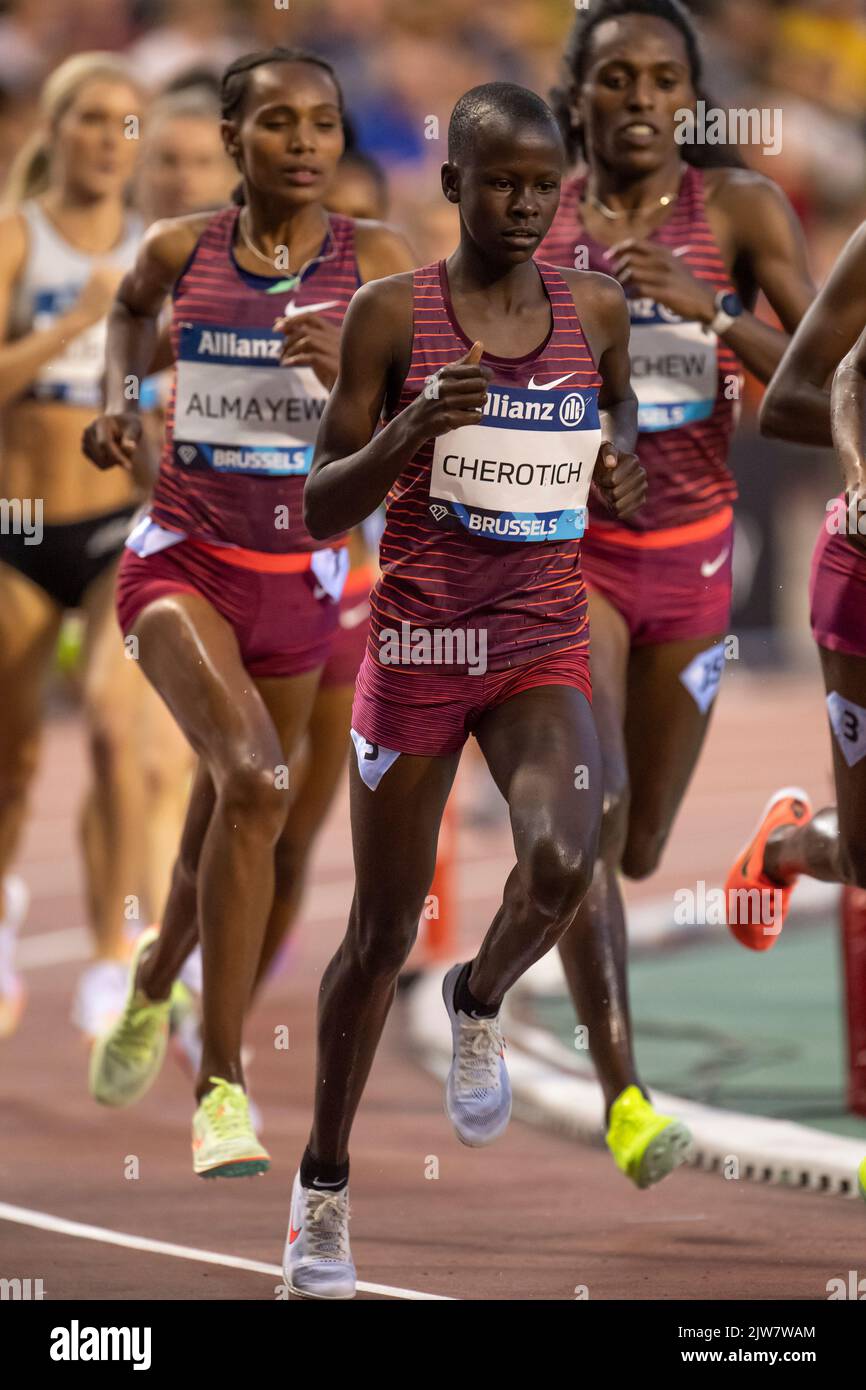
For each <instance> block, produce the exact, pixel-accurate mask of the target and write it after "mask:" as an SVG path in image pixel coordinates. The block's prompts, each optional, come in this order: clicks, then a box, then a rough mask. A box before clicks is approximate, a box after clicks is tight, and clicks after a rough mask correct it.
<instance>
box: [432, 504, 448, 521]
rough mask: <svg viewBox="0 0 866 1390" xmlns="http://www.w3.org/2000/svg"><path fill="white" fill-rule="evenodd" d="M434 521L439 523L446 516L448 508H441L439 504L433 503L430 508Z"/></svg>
mask: <svg viewBox="0 0 866 1390" xmlns="http://www.w3.org/2000/svg"><path fill="white" fill-rule="evenodd" d="M430 510H431V512H432V513H433V520H434V521H441V520H442V518H443V516H447V515H448V508H447V507H443V506H442V503H441V502H433V503H432V504H431V506H430Z"/></svg>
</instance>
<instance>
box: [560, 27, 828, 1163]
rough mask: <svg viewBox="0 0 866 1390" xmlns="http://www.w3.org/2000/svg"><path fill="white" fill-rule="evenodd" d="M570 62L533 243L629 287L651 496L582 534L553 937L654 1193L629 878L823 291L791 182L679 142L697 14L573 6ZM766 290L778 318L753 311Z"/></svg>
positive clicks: (714, 664)
mask: <svg viewBox="0 0 866 1390" xmlns="http://www.w3.org/2000/svg"><path fill="white" fill-rule="evenodd" d="M565 63H566V81H565V85H564V88H563V90H562V92H561V93H559V95H558V103H559V111H560V119H561V123H562V126H563V129H564V131H565V133H566V137H567V139H568V140H569V141H570V145H571V149H572V152H573V154H574V155H575V156H577V155H580V156H581V157H582V159H583V161H584V167H583V168H582V170H581V172H579V173H578V174H576V175H575V176H574V177H573V178H572V179H570V180H569V182H568V183H567V184H566V185H565V188H564V190H563V195H562V201H561V203H560V209H559V213H558V216H557V218H556V220H555V222H554V225H553V228H552V231H551V233H550V235H549V236H548V237H547V239H546V240H545V243H544V245H543V247H542V248H541V253H540V254H541V255H542V256H543V257H544V258H545V259H546V260H549V261H552V262H554V263H555V264H557V265H572V264H574V265H588V266H589V267H591V268H592V269H595V270H603V271H606V272H607V273H608V274H610V275H613V276H615V277H616V278H617V279H618V280H619V281H620V282H621V284H622V285H623V286H624V288H625V290H626V293H627V295H628V299H629V307H630V310H631V320H632V332H631V347H630V351H631V358H632V383H633V385H634V388H635V391H636V393H637V396H638V400H639V403H640V413H639V420H640V430H641V433H640V439H639V443H638V456H639V458H640V460H641V463H642V464H643V466H644V467H645V468H646V470H647V475H648V497H647V503H646V506H645V507H643V508H642V509H641V511H640V512H639V513H638V515H637V516H636V517H634V518H633V519H631V520H629V522H628V523H627V524H625V525H623V524H622V523H621V522H617V521H615V520H614V521H612V520H611V518H610V517H609V516H605V515H604V513H603V512H602V511H601V510H600V509H599V508H598V507H597V506H593V504H592V503H591V504H590V525H589V529H588V531H587V535H586V537H585V539H584V542H583V547H582V549H583V566H584V574H585V576H586V582H587V587H588V589H589V611H590V624H591V630H592V675H593V693H594V703H593V709H594V713H595V717H596V721H597V723H598V728H599V734H600V737H601V742H602V748H603V753H604V776H605V817H604V824H603V828H602V836H601V852H600V855H599V860H598V863H597V865H596V870H595V875H594V879H593V883H592V887H591V889H590V891H589V893H588V894H587V896H586V898H585V899H584V901H583V903H582V905H581V907H580V910H579V912H578V915H577V917H576V919H575V922H574V924H573V926H572V927H571V929H570V930H569V931H568V932H567V933H566V935H565V936H564V937H563V938H562V940H561V941H560V943H559V949H560V955H561V957H562V961H563V965H564V967H565V973H566V977H567V979H568V985H569V989H570V992H571V996H572V999H573V1001H574V1004H575V1008H576V1010H577V1013H578V1015H579V1017H580V1019H581V1021H582V1022H583V1023H584V1024H586V1025H587V1026H588V1032H589V1043H590V1047H591V1050H592V1057H593V1061H594V1063H595V1067H596V1070H597V1072H598V1075H599V1079H600V1081H601V1084H602V1089H603V1091H604V1097H605V1105H606V1111H607V1120H608V1125H609V1129H608V1144H609V1146H610V1148H611V1150H612V1152H613V1154H614V1157H615V1159H616V1162H617V1164H618V1166H619V1167H620V1168H621V1169H622V1171H623V1172H625V1173H626V1174H627V1175H628V1177H630V1178H631V1179H632V1180H633V1181H634V1182H635V1183H636V1184H637V1185H638V1186H640V1187H643V1186H646V1185H647V1184H648V1183H651V1182H656V1181H658V1180H659V1179H660V1178H662V1177H664V1176H665V1175H666V1173H667V1172H669V1171H670V1163H669V1161H668V1154H669V1153H673V1152H674V1150H672V1149H671V1148H670V1145H669V1144H668V1134H669V1132H670V1128H671V1126H670V1124H669V1123H667V1122H665V1121H664V1118H663V1117H659V1116H657V1115H655V1113H654V1111H653V1110H652V1107H651V1106H650V1105H648V1103H647V1100H646V1094H647V1093H646V1089H645V1088H644V1087H643V1086H642V1084H641V1081H640V1078H639V1075H638V1071H637V1065H636V1062H635V1058H634V1053H633V1046H632V1028H631V1020H630V1015H629V1003H628V985H627V971H626V961H627V935H626V922H625V912H624V907H623V901H622V894H621V890H620V885H619V874H620V873H624V874H625V875H626V876H627V877H629V878H634V879H643V878H647V877H648V876H649V875H650V874H651V873H652V872H653V871H654V870H655V868H656V866H657V865H658V862H659V859H660V857H661V854H662V851H663V849H664V847H665V844H666V842H667V839H668V835H669V834H670V830H671V827H672V824H673V821H674V818H675V817H676V814H677V811H678V809H679V806H680V803H681V801H682V798H683V796H684V794H685V791H686V788H687V786H688V784H689V781H690V779H691V776H692V773H693V771H694V768H695V764H696V762H697V759H698V756H699V754H700V750H701V747H702V745H703V741H704V738H705V736H706V732H707V728H708V725H709V720H710V717H711V713H712V709H713V704H714V701H715V697H716V694H717V692H718V688H719V683H720V680H721V675H722V670H723V667H724V663H725V646H724V642H723V638H724V636H725V634H726V632H727V630H728V623H729V617H730V601H731V552H732V545H733V514H732V510H731V507H732V503H733V501H734V499H735V497H736V486H735V483H734V479H733V477H732V475H731V473H730V472H729V470H728V466H727V454H728V447H729V442H730V438H731V433H732V431H733V428H734V424H735V420H736V410H737V406H736V401H737V398H738V396H739V380H740V373H741V370H742V367H743V366H745V367H747V368H748V369H749V370H750V371H751V372H753V373H754V374H755V376H757V377H758V378H759V379H760V380H762V381H767V380H769V378H770V376H771V375H772V373H773V371H774V370H775V368H776V366H777V364H778V362H779V360H780V358H781V356H782V352H783V351H784V348H785V346H786V344H787V337H786V334H787V333H790V332H793V330H794V329H795V328H796V326H797V324H798V322H799V320H800V318H801V317H802V315H803V313H804V312H805V310H806V309H807V307H808V305H809V302H810V300H811V297H812V293H813V290H812V284H811V280H810V277H809V272H808V268H807V264H806V254H805V247H804V242H803V237H802V234H801V231H800V228H799V225H798V223H797V221H796V218H795V216H794V214H793V212H792V210H791V208H790V206H789V205H788V202H787V200H786V198H785V197H784V195H783V194H782V193H781V191H780V190H779V189H778V188H777V187H776V186H775V185H774V184H772V183H771V182H770V181H769V180H767V179H765V178H763V177H761V176H760V175H758V174H755V173H751V172H749V171H747V170H746V169H744V168H742V167H697V165H698V164H701V165H704V166H707V165H709V164H711V163H712V159H713V156H714V155H715V154H717V151H716V149H715V147H710V148H709V149H708V148H707V146H706V145H703V144H700V143H692V144H689V143H686V144H681V143H678V141H677V138H676V136H677V130H678V128H679V119H678V113H680V112H682V111H683V110H684V109H692V110H694V109H695V104H696V101H697V99H698V98H699V96H700V95H701V94H702V68H701V55H700V52H699V50H698V45H697V40H696V35H695V30H694V27H693V25H692V22H691V20H690V19H689V17H688V14H687V12H686V10H685V8H684V7H683V6H682V5H680V4H678V3H677V0H600V2H599V3H597V4H594V5H592V7H591V8H590V9H588V10H586V11H585V12H583V13H582V14H580V15H579V16H578V18H577V19H576V21H575V25H574V29H573V32H572V35H571V37H570V40H569V43H568V47H567V51H566V59H565ZM695 134H696V135H697V136H698V137H699V136H700V131H696V132H695ZM722 159H723V162H724V161H725V156H723V157H722ZM726 162H727V164H729V165H730V164H731V162H732V161H731V158H730V156H727V159H726ZM759 290H763V292H764V293H765V295H766V297H767V299H768V300H769V302H770V304H771V306H772V307H773V309H774V310H775V311H776V313H777V314H778V316H779V319H780V321H781V323H782V325H783V331H782V332H778V331H776V330H775V329H773V328H770V327H768V326H767V325H766V324H764V323H761V322H760V321H759V320H758V319H757V318H756V317H755V315H754V314H753V313H752V308H753V307H754V304H755V300H756V298H757V294H758V291H759ZM599 970H601V971H602V973H603V975H604V980H605V987H604V989H603V990H601V991H599V990H598V989H597V987H596V986H595V984H594V983H591V982H594V981H595V980H596V978H597V975H598V971H599Z"/></svg>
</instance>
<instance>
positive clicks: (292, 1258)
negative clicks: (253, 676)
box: [283, 1172, 355, 1298]
mask: <svg viewBox="0 0 866 1390" xmlns="http://www.w3.org/2000/svg"><path fill="white" fill-rule="evenodd" d="M283 1274H284V1276H285V1280H286V1283H287V1284H288V1286H289V1289H290V1290H291V1292H292V1293H297V1294H301V1295H302V1296H303V1297H304V1298H354V1297H355V1266H354V1264H353V1262H352V1252H351V1250H350V1249H349V1189H348V1187H343V1188H341V1189H340V1191H339V1192H329V1191H328V1190H327V1188H322V1189H319V1188H317V1187H302V1186H301V1175H300V1172H298V1173H297V1174H296V1175H295V1181H294V1184H293V1185H292V1206H291V1213H290V1216H289V1229H288V1233H287V1235H286V1248H285V1250H284V1252H283Z"/></svg>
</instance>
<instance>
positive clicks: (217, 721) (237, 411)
mask: <svg viewBox="0 0 866 1390" xmlns="http://www.w3.org/2000/svg"><path fill="white" fill-rule="evenodd" d="M222 111H223V135H224V140H225V144H226V149H227V150H228V152H229V153H230V154H231V156H232V157H233V159H234V160H235V162H236V163H237V165H238V168H239V170H240V173H241V176H242V190H243V204H242V206H237V205H236V206H232V207H229V208H225V209H223V210H221V211H220V212H218V213H216V214H209V215H204V216H195V217H189V218H181V219H178V220H177V221H171V222H164V223H160V224H157V225H156V226H155V227H153V228H152V229H151V230H150V232H149V233H148V236H147V238H146V240H145V243H144V246H143V249H142V252H141V254H140V255H139V257H138V260H137V262H136V265H135V268H134V269H133V271H132V272H131V273H130V274H129V275H128V276H127V277H126V279H125V280H124V282H123V284H122V286H121V289H120V292H119V296H118V301H117V304H116V306H115V309H114V311H113V313H112V317H111V321H110V327H109V344H108V354H107V360H108V396H107V413H106V414H105V415H104V416H102V417H100V418H99V419H98V420H97V421H95V422H94V423H93V424H92V425H91V426H90V427H89V429H88V431H87V435H86V449H87V453H88V455H89V456H90V457H91V458H92V459H93V461H94V462H95V463H97V464H98V465H99V466H100V467H103V468H108V467H112V466H115V465H119V466H121V467H126V466H127V465H128V463H129V459H130V458H131V456H132V455H133V454H134V452H135V448H136V441H137V440H138V438H139V437H140V431H141V421H140V417H139V412H138V409H137V408H136V402H135V401H134V400H132V401H131V400H130V399H129V396H130V394H131V393H130V391H129V383H130V382H133V384H134V383H135V382H136V381H137V380H140V379H141V378H142V377H143V376H144V375H145V373H146V371H147V367H148V365H149V363H150V360H151V354H152V352H153V346H154V342H155V339H156V335H157V320H158V315H159V312H160V309H161V307H162V305H163V303H164V301H165V299H166V297H167V296H168V295H169V294H171V295H172V296H173V314H172V343H173V348H174V356H175V360H176V363H177V366H176V375H175V386H174V391H173V395H172V400H171V403H170V406H169V415H168V427H167V430H166V440H165V447H164V450H163V453H162V457H161V460H160V471H159V477H158V480H157V483H156V488H155V492H154V498H153V505H152V508H151V513H150V516H149V517H148V518H146V519H145V521H144V522H143V523H142V525H141V526H140V527H138V528H137V529H136V532H135V533H134V534H133V536H131V537H130V541H129V546H128V549H127V551H126V553H125V556H124V561H123V565H122V567H121V573H120V579H119V583H118V613H119V617H120V622H121V626H122V628H123V631H124V633H125V634H126V635H127V641H128V642H129V643H130V645H131V648H132V649H133V650H134V651H136V652H137V655H138V658H139V660H140V661H141V665H142V667H143V669H144V671H145V674H146V675H147V676H148V678H149V679H150V680H151V682H152V683H153V685H154V686H155V687H156V689H157V690H158V691H159V693H160V694H161V695H162V697H163V699H164V700H165V701H166V703H167V704H168V705H169V707H170V709H171V710H172V712H173V714H174V715H175V718H176V719H177V721H178V723H179V724H180V726H181V728H182V729H183V731H184V733H185V734H186V736H187V738H188V739H189V741H190V743H191V744H192V746H193V748H194V749H195V751H196V752H197V753H198V755H199V759H200V764H199V770H198V772H197V775H196V780H195V785H194V787H193V792H192V796H191V801H190V808H189V812H188V815H187V821H186V825H185V828H184V833H183V838H182V843H181V847H180V853H179V857H178V861H177V863H176V865H175V870H174V875H173V879H172V888H171V893H170V896H169V903H168V907H167V909H166V912H165V915H164V919H163V927H162V931H161V933H160V934H159V935H158V936H157V935H156V933H155V932H153V933H150V932H149V933H145V934H144V935H143V938H142V941H141V944H140V946H139V949H138V950H137V952H136V955H135V957H134V960H133V965H132V969H131V973H130V985H129V997H128V1000H127V1006H126V1009H125V1011H124V1014H123V1016H122V1018H121V1020H120V1022H119V1024H118V1026H117V1027H116V1028H115V1029H114V1030H113V1031H112V1032H111V1033H110V1034H109V1035H108V1036H107V1037H106V1038H105V1039H104V1040H103V1041H102V1042H101V1044H100V1045H99V1046H98V1047H97V1048H96V1049H95V1051H94V1054H93V1064H92V1068H91V1088H92V1091H93V1093H94V1094H95V1096H96V1097H97V1099H99V1100H101V1101H103V1102H104V1103H106V1104H112V1105H124V1104H129V1103H130V1102H131V1101H132V1100H135V1099H136V1098H137V1097H138V1096H139V1095H141V1094H143V1092H144V1090H146V1089H147V1087H148V1085H149V1084H150V1083H151V1081H152V1080H153V1079H154V1077H155V1075H156V1074H157V1072H158V1070H159V1067H160V1065H161V1062H162V1058H163V1055H164V1052H165V1042H166V1033H167V1028H168V1014H169V1008H170V999H171V994H172V988H173V983H174V981H175V980H176V977H177V974H178V972H179V970H180V968H181V966H182V964H183V961H184V960H185V959H186V957H187V955H188V954H189V952H190V951H191V949H192V948H193V946H194V945H195V942H196V940H197V938H198V936H199V934H200V936H201V943H202V956H203V968H204V988H203V1011H204V1019H203V1056H202V1063H201V1067H200V1070H199V1074H198V1077H197V1083H196V1098H197V1100H198V1108H197V1110H196V1113H195V1118H194V1121H193V1166H194V1170H195V1172H196V1173H198V1174H199V1175H201V1176H205V1177H207V1176H214V1175H219V1176H225V1177H233V1176H243V1175H247V1174H253V1173H258V1172H263V1171H265V1170H266V1169H267V1167H268V1166H269V1158H268V1155H267V1153H266V1151H265V1150H264V1148H263V1146H262V1145H261V1143H260V1142H259V1140H258V1139H257V1137H256V1135H255V1133H254V1130H253V1127H252V1125H251V1123H250V1119H249V1107H248V1102H247V1097H246V1094H245V1091H244V1085H243V1071H242V1065H241V1057H240V1045H241V1032H242V1025H243V1018H244V1013H245V1011H246V1008H247V1005H248V1002H249V997H250V992H251V989H252V987H253V982H254V980H255V977H256V972H257V970H258V969H259V965H260V960H261V958H262V953H263V950H264V951H265V952H266V951H267V943H268V940H269V939H273V938H274V937H275V936H276V937H277V938H278V939H280V938H281V937H282V934H283V930H284V917H285V912H286V906H285V904H286V901H287V900H288V897H289V890H290V886H291V885H290V882H289V881H288V875H289V874H290V873H291V871H292V870H293V867H294V866H293V865H292V864H291V863H290V864H289V865H288V866H287V865H286V863H285V860H284V858H283V853H282V848H283V844H284V841H285V836H286V834H287V833H288V832H287V828H286V815H287V810H288V804H289V798H288V778H287V768H288V764H289V763H290V761H291V759H292V755H293V753H294V751H295V749H296V747H297V746H298V743H299V741H300V740H301V738H302V737H303V735H304V732H305V730H306V728H307V725H308V723H309V719H310V711H311V709H312V707H313V702H314V700H315V696H316V691H317V687H318V683H319V677H320V673H321V670H322V667H323V666H324V664H325V662H326V661H327V658H328V654H329V651H330V648H331V643H332V639H333V633H334V629H335V625H336V614H337V601H338V600H339V597H340V590H341V588H342V583H343V580H344V577H345V567H346V554H345V543H344V542H343V541H342V540H341V539H337V540H336V541H335V542H334V543H333V544H332V545H323V544H320V543H319V542H317V541H316V540H315V539H314V538H313V537H312V536H311V535H310V533H309V532H308V531H307V530H306V529H305V527H304V523H303V514H302V500H301V499H302V490H303V483H304V477H305V474H306V472H307V470H308V468H309V464H310V460H311V457H312V445H313V441H314V440H315V438H316V432H317V429H318V426H319V419H320V416H321V412H322V410H323V407H324V404H325V401H326V400H327V396H328V391H329V389H330V387H331V386H332V384H333V382H334V380H335V378H336V374H337V348H338V342H339V331H340V325H341V322H342V318H343V314H344V313H345V310H346V306H347V304H348V302H349V300H350V298H351V297H352V295H353V294H354V292H355V290H356V288H357V286H358V284H359V282H361V281H365V280H368V279H371V278H374V277H376V276H379V275H384V274H389V273H391V272H393V271H395V270H402V269H404V268H405V267H406V266H407V264H409V263H410V261H411V258H410V257H409V254H408V251H407V248H406V246H405V243H404V242H403V241H402V239H401V238H400V237H398V236H396V235H395V234H394V233H393V232H391V231H389V230H388V229H387V228H384V227H381V226H380V225H378V224H370V223H359V224H355V223H353V222H352V221H351V220H349V219H347V218H342V217H339V216H332V215H329V214H328V213H327V212H326V210H325V208H324V206H323V198H324V196H325V195H326V192H327V187H328V184H329V181H330V179H331V177H332V175H333V172H334V169H335V167H336V164H337V161H338V160H339V158H340V155H341V153H342V149H343V133H342V97H341V94H340V89H339V86H338V84H337V80H336V77H335V76H334V73H333V71H332V70H331V68H330V66H329V65H328V64H327V63H325V62H323V61H322V60H320V59H318V58H316V57H315V56H313V55H310V54H305V53H299V52H295V51H293V50H288V49H280V48H277V49H273V50H269V51H268V52H264V53H255V54H250V55H248V56H246V57H244V58H242V59H239V60H238V61H237V62H235V63H233V64H232V65H231V66H230V67H229V68H228V69H227V70H226V73H225V75H224V78H223V84H222ZM275 267H276V268H277V269H278V270H279V271H280V273H279V274H278V275H276V276H275V275H274V274H273V270H274V268H275ZM268 270H270V271H271V272H272V273H271V274H267V271H268ZM275 321H279V322H280V323H281V325H283V329H284V332H283V331H280V332H278V331H276V329H275Z"/></svg>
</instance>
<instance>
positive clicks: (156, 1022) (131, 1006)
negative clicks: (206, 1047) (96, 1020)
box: [90, 927, 186, 1106]
mask: <svg viewBox="0 0 866 1390" xmlns="http://www.w3.org/2000/svg"><path fill="white" fill-rule="evenodd" d="M158 935H159V931H158V929H157V928H156V927H148V928H147V930H146V931H143V932H142V933H141V935H140V936H139V938H138V940H137V941H136V943H135V947H134V948H133V952H132V956H131V958H130V962H129V988H128V991H127V995H126V1003H125V1004H124V1006H123V1011H122V1013H121V1014H120V1017H119V1018H118V1019H117V1020H116V1022H115V1023H114V1024H112V1026H111V1028H109V1030H108V1032H106V1033H104V1034H103V1035H102V1036H101V1037H99V1038H97V1039H96V1042H95V1043H94V1044H93V1050H92V1052H91V1054H90V1094H91V1095H92V1096H93V1099H94V1100H97V1101H99V1103H100V1105H113V1106H123V1105H132V1104H133V1103H134V1102H135V1101H137V1100H140V1099H141V1097H142V1096H143V1095H144V1093H145V1091H147V1090H149V1089H150V1087H151V1086H152V1085H153V1083H154V1081H155V1080H156V1078H157V1077H158V1075H159V1071H160V1068H161V1066H162V1063H163V1059H164V1057H165V1050H166V1047H167V1045H168V1023H169V1014H170V1012H171V1008H172V1004H173V1003H174V1002H176V1001H177V999H178V997H179V994H180V992H181V991H182V992H183V993H186V989H185V986H184V985H182V984H180V983H179V982H178V983H176V984H175V985H174V986H173V988H172V992H171V995H170V996H169V998H168V999H162V1000H156V1001H154V1000H152V999H148V997H147V995H146V994H142V992H141V990H140V989H136V987H135V976H136V972H137V970H138V963H139V961H140V960H141V957H142V955H143V954H144V952H145V951H146V950H147V948H148V947H149V946H150V945H152V944H153V942H154V941H155V940H156V938H157V936H158Z"/></svg>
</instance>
